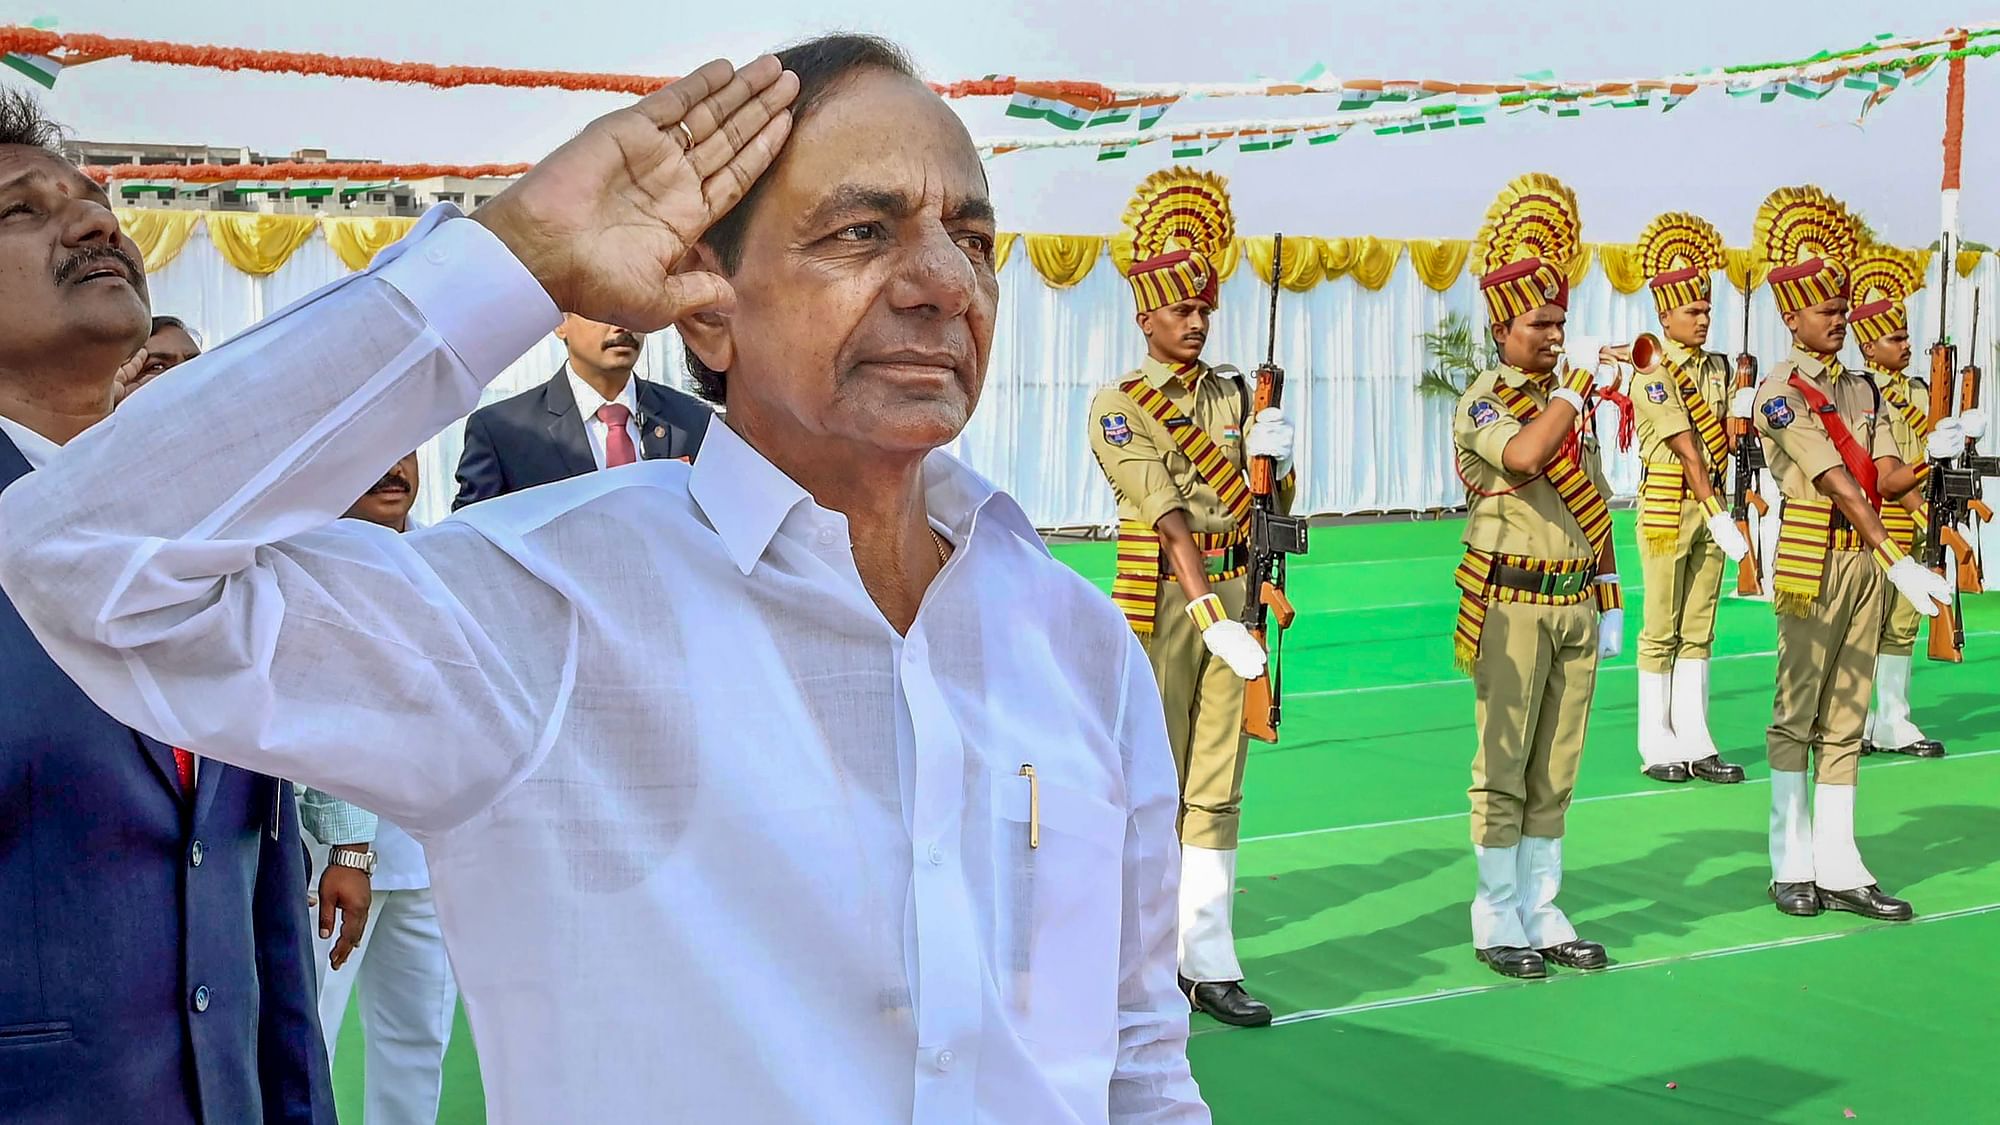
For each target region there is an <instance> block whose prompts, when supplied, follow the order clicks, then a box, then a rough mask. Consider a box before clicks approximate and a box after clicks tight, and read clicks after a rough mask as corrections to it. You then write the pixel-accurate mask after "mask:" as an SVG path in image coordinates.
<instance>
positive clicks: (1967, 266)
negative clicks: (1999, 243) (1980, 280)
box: [1953, 250, 1983, 277]
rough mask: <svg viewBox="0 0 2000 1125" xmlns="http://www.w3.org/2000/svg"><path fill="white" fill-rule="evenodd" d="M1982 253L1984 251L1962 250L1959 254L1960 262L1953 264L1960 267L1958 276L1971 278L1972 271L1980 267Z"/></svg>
mask: <svg viewBox="0 0 2000 1125" xmlns="http://www.w3.org/2000/svg"><path fill="white" fill-rule="evenodd" d="M1981 253H1983V251H1980V250H1960V251H1959V252H1958V261H1957V262H1954V263H1953V265H1955V266H1957V267H1958V276H1960V277H1971V276H1972V271H1973V270H1974V269H1975V268H1977V267H1978V265H1979V255H1980V254H1981Z"/></svg>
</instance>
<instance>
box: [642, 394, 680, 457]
mask: <svg viewBox="0 0 2000 1125" xmlns="http://www.w3.org/2000/svg"><path fill="white" fill-rule="evenodd" d="M638 387H639V409H640V413H641V415H642V416H643V424H642V425H641V427H640V429H639V446H640V448H641V449H642V450H644V452H645V457H646V460H648V461H661V460H665V459H668V458H672V457H679V456H680V455H681V452H680V451H681V450H684V449H686V448H687V447H688V432H687V430H685V429H683V428H682V427H680V426H677V425H675V424H674V422H673V419H671V418H669V417H668V416H667V409H668V408H667V396H666V393H665V392H664V391H662V390H660V389H659V388H658V387H656V386H654V385H653V384H651V383H649V382H647V381H646V380H644V379H640V380H638Z"/></svg>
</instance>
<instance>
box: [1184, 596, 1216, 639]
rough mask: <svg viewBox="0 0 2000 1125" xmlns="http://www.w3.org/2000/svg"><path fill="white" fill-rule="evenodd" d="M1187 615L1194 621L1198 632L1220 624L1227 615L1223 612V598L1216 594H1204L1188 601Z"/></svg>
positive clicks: (1206, 630)
mask: <svg viewBox="0 0 2000 1125" xmlns="http://www.w3.org/2000/svg"><path fill="white" fill-rule="evenodd" d="M1187 615H1188V618H1189V620H1192V621H1193V622H1194V627H1195V631H1196V632H1200V633H1206V632H1208V627H1209V626H1210V625H1219V624H1221V623H1222V620H1223V618H1224V617H1225V616H1226V615H1225V614H1224V613H1223V612H1222V599H1221V598H1219V597H1217V596H1215V595H1214V594H1203V595H1202V596H1201V597H1199V598H1196V599H1195V600H1193V601H1191V602H1189V603H1188V607H1187Z"/></svg>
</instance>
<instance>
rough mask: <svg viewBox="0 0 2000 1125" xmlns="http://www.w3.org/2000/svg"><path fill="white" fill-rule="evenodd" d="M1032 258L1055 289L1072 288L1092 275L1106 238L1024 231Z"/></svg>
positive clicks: (1092, 235)
mask: <svg viewBox="0 0 2000 1125" xmlns="http://www.w3.org/2000/svg"><path fill="white" fill-rule="evenodd" d="M1021 240H1022V241H1023V242H1026V243H1027V244H1028V261H1029V262H1030V263H1031V264H1033V266H1034V267H1035V272H1036V273H1038V274H1041V275H1042V280H1043V281H1046V282H1048V283H1049V286H1050V288H1053V289H1068V288H1069V287H1070V286H1072V285H1075V284H1076V283H1077V282H1079V281H1082V280H1083V279H1084V278H1086V277H1088V276H1090V269H1091V267H1092V266H1095V265H1096V264H1097V258H1098V255H1100V254H1102V253H1104V237H1103V236H1102V235H1095V234H1024V235H1022V236H1021Z"/></svg>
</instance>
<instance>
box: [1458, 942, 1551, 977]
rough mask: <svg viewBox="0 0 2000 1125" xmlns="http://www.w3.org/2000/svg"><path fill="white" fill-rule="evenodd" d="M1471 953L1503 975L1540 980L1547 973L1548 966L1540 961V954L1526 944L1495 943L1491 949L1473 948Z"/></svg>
mask: <svg viewBox="0 0 2000 1125" xmlns="http://www.w3.org/2000/svg"><path fill="white" fill-rule="evenodd" d="M1473 953H1474V955H1476V956H1477V957H1478V958H1479V959H1480V960H1481V961H1484V962H1486V963H1487V964H1488V965H1490V966H1491V967H1492V969H1493V971H1494V972H1496V973H1499V974H1500V975H1501V976H1503V977H1515V978H1517V979H1520V980H1540V979H1541V978H1543V977H1545V976H1548V975H1549V967H1548V966H1547V965H1545V964H1543V963H1542V955H1541V954H1539V953H1537V952H1535V951H1534V950H1532V949H1529V948H1527V947H1526V946H1520V945H1496V946H1494V947H1493V948H1491V949H1475V950H1473Z"/></svg>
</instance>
